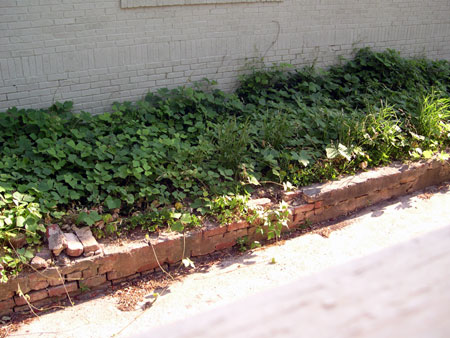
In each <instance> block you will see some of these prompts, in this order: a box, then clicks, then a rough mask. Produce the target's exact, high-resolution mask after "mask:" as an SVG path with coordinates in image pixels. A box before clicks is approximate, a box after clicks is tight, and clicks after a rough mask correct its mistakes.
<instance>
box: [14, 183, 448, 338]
mask: <svg viewBox="0 0 450 338" xmlns="http://www.w3.org/2000/svg"><path fill="white" fill-rule="evenodd" d="M449 206H450V192H449V189H448V186H444V187H442V188H441V189H436V188H435V189H434V190H433V191H432V192H427V193H424V192H418V193H416V194H414V195H408V196H403V197H401V198H398V199H395V200H392V201H388V202H385V203H383V204H379V205H375V206H372V207H370V208H368V209H366V210H363V211H361V212H360V213H358V214H357V215H355V217H353V218H352V219H349V220H345V221H343V222H341V223H339V224H337V227H340V229H339V230H337V231H329V230H327V229H325V230H324V231H323V233H322V235H320V234H317V233H315V234H306V235H303V236H300V237H297V238H293V239H290V240H287V241H284V242H282V243H280V244H278V245H272V246H268V247H265V248H261V249H258V250H254V251H252V252H247V253H245V254H243V255H240V256H233V257H229V258H227V259H225V260H223V261H221V262H219V263H217V264H214V265H213V266H211V267H209V268H208V269H207V270H206V271H205V270H201V271H197V272H194V273H192V274H190V275H188V276H185V277H184V278H182V279H181V280H176V281H174V282H171V284H170V285H169V288H168V291H167V292H165V293H164V295H163V296H161V297H159V298H158V300H157V301H156V302H155V303H154V304H153V306H152V307H150V308H148V309H146V310H143V309H142V308H139V309H137V310H135V311H129V312H122V311H120V310H118V309H117V298H113V297H110V296H107V297H102V298H99V299H94V300H92V301H89V302H86V303H83V304H79V305H76V306H74V307H67V308H65V309H64V310H61V311H57V312H54V313H50V314H44V315H41V316H40V318H39V319H35V320H33V321H32V322H30V323H28V324H26V325H23V326H22V327H21V328H20V329H19V331H17V332H15V333H12V334H11V337H16V336H17V337H24V336H26V337H58V338H59V337H83V338H85V337H109V336H115V337H127V336H135V335H139V334H148V332H149V330H151V329H152V328H156V327H160V326H162V325H166V324H169V323H173V322H175V321H179V320H183V319H186V318H191V317H192V316H193V315H197V314H199V313H204V314H202V315H199V317H196V319H195V320H193V321H192V325H194V324H195V325H194V326H195V327H196V328H198V330H199V331H195V332H196V334H200V333H202V332H204V333H206V334H207V335H208V336H213V332H214V328H215V327H217V328H218V329H220V330H222V329H224V330H223V331H217V334H216V335H227V333H229V332H233V335H234V333H235V331H227V330H228V328H230V329H232V330H237V331H239V330H242V331H243V332H245V329H247V328H248V329H251V328H255V327H258V328H262V327H264V326H265V324H267V323H269V322H273V325H271V327H272V328H277V325H278V324H277V323H278V322H279V321H280V320H281V321H283V318H284V317H286V321H287V322H289V321H290V322H291V323H294V324H295V325H296V326H297V327H298V329H299V330H301V328H304V334H302V335H301V336H305V337H310V336H318V333H321V332H322V333H324V336H326V333H327V332H330V331H326V330H325V328H324V327H326V326H327V324H328V321H330V323H335V326H333V325H331V324H330V326H331V327H337V325H338V324H339V325H340V329H341V331H337V329H336V331H335V332H336V333H338V332H339V333H342V334H348V335H351V334H353V336H368V337H370V336H377V337H378V336H380V335H381V334H383V333H385V334H386V336H390V333H391V331H389V327H391V328H392V327H394V326H395V323H397V322H399V320H400V319H401V318H403V319H404V320H405V321H403V322H401V323H400V324H402V323H403V324H404V323H407V321H406V320H407V319H408V318H409V317H408V316H409V313H410V312H411V313H413V314H414V313H416V312H417V311H419V310H420V309H419V310H417V307H422V306H424V307H426V309H427V310H430V311H426V312H421V311H419V313H421V315H420V316H422V317H414V318H420V320H417V322H421V321H422V320H423V321H424V322H426V321H425V319H427V320H430V321H429V323H432V324H433V326H436V330H435V331H430V332H431V333H436V334H438V333H439V332H442V330H443V331H445V332H447V333H449V332H448V331H446V330H447V329H448V327H447V326H445V327H444V325H447V324H446V322H448V320H446V318H444V317H443V316H442V314H441V312H439V316H438V318H439V320H440V321H441V322H442V324H438V323H436V322H435V321H434V319H433V318H431V317H433V316H435V314H436V313H435V312H433V309H434V308H437V307H439V306H441V307H442V306H443V305H446V306H448V304H449V302H448V298H446V297H448V296H447V294H446V292H443V291H442V289H443V288H444V287H447V289H448V286H450V285H449V283H448V282H447V281H446V279H448V277H450V276H449V271H450V270H449V267H448V265H447V266H441V265H439V264H441V263H442V262H444V261H442V262H441V261H440V258H439V257H441V256H440V254H439V252H440V251H436V258H433V252H430V253H429V254H428V253H427V251H426V250H425V249H426V248H430V249H436V250H441V249H442V250H444V249H445V247H450V246H449V242H448V236H447V235H445V236H444V232H442V233H437V234H433V235H430V236H433V237H429V239H426V240H425V239H424V241H426V243H428V244H423V243H422V240H421V239H420V238H422V237H423V236H426V234H428V233H433V232H434V231H436V230H439V229H443V228H446V227H447V226H448V225H449V224H450V217H449V215H450V212H449ZM443 231H446V232H445V234H448V229H446V230H443ZM424 238H428V237H424ZM415 239H417V241H418V242H416V240H415ZM411 241H412V242H411ZM402 242H403V243H407V244H405V245H406V246H405V247H403V246H402V247H399V248H400V249H399V248H394V249H392V251H389V253H383V252H381V253H380V254H379V255H378V256H374V257H375V258H370V260H369V261H368V262H369V263H356V262H358V261H355V259H358V258H361V257H365V256H368V255H371V254H373V253H376V252H380V251H381V250H383V249H387V248H390V247H392V246H395V245H398V244H399V243H402ZM417 243H419V244H420V243H422V244H421V245H418V244H417ZM424 243H425V242H424ZM430 243H431V244H430ZM408 247H409V249H407V248H408ZM421 248H422V249H423V251H421V250H422V249H421ZM388 250H391V249H388ZM396 250H397V251H396ZM444 251H445V250H444ZM445 252H447V254H444V253H443V256H444V257H447V259H448V251H445ZM422 255H423V257H422ZM446 255H447V256H446ZM376 257H380V258H376ZM437 258H439V259H437ZM273 261H275V264H271V263H272V262H273ZM349 262H354V263H349ZM362 262H364V261H362ZM390 262H392V264H387V263H390ZM447 263H448V260H447V261H445V264H447ZM342 264H344V265H342ZM354 264H358V265H359V266H361V267H362V268H363V269H362V270H352V267H353V265H354ZM365 264H368V265H367V266H368V268H367V269H364V267H365V266H366V265H365ZM333 267H334V272H326V273H329V275H328V277H319V276H321V274H320V273H321V272H322V271H325V270H326V269H328V268H333ZM378 268H379V269H378ZM416 270H417V271H416ZM340 271H342V273H340ZM317 273H319V274H318V275H316V274H317ZM358 273H360V274H361V278H365V279H361V281H359V279H358V278H359V277H358ZM371 273H374V275H372V274H371ZM415 273H420V274H421V275H420V276H422V277H418V276H416V275H415ZM312 275H315V277H311V278H312V279H310V277H308V276H312ZM350 277H353V278H354V282H355V283H356V284H355V285H356V286H355V287H353V286H352V285H353V281H352V280H351V279H347V278H350ZM299 278H306V279H305V281H301V282H299ZM418 278H419V280H420V281H423V283H422V282H421V283H422V284H420V285H419V284H415V283H414V281H415V280H418ZM442 278H443V279H442ZM308 280H309V281H308ZM391 280H393V281H396V282H395V283H394V284H389V282H390V281H391ZM425 282H428V283H429V284H426V283H425ZM287 283H294V284H295V285H299V287H301V289H299V290H296V291H295V290H294V291H292V292H291V291H290V289H289V288H287V289H285V288H282V289H281V290H288V291H286V294H279V295H277V296H276V297H275V298H276V299H272V298H271V295H272V294H274V292H278V291H273V290H274V288H275V289H276V288H278V287H279V286H283V285H286V284H287ZM304 283H306V284H309V285H310V286H307V285H306V284H304ZM358 283H359V284H358ZM396 285H398V287H396ZM333 286H334V289H333V288H331V287H333ZM321 289H323V290H326V291H324V292H326V293H323V294H320V297H323V298H320V297H319V296H314V295H319V292H320V290H321ZM336 290H342V293H336V296H333V297H331V296H332V295H333V294H334V293H335V291H336ZM383 290H387V292H388V293H383V292H382V291H383ZM397 290H398V296H397ZM403 290H404V291H405V292H406V294H405V295H404V296H406V297H407V296H408V295H409V296H410V297H409V298H410V299H409V300H408V299H406V300H405V298H404V297H403V296H402V291H403ZM354 291H355V294H354V296H353V292H354ZM445 291H446V290H445ZM260 292H263V294H260V295H259V296H256V298H255V299H253V300H252V301H248V302H247V301H242V302H241V303H240V304H239V306H238V307H243V306H245V307H246V306H247V304H248V306H249V307H254V306H257V308H256V309H254V310H251V309H244V314H242V313H240V312H237V308H236V307H233V308H232V310H226V311H231V312H233V313H231V315H230V316H231V317H232V318H231V317H230V318H228V319H227V320H230V319H233V318H234V319H236V321H237V322H238V323H240V324H242V327H241V328H239V329H236V328H233V327H232V326H231V324H230V325H229V322H227V324H225V325H224V326H221V323H220V321H219V322H217V323H215V324H214V325H212V323H211V322H210V321H201V318H202V317H203V316H207V314H205V312H206V311H208V312H209V311H212V310H214V309H216V308H218V307H221V306H224V305H227V304H232V303H234V302H236V301H239V300H240V299H246V298H247V297H249V296H250V295H254V294H257V293H260ZM280 292H281V291H280ZM336 292H337V291H336ZM309 294H311V295H309ZM378 294H379V295H380V297H382V298H380V299H376V298H374V297H375V296H376V295H378ZM294 295H297V296H298V295H300V297H301V298H302V297H304V299H305V303H303V302H302V301H297V300H295V298H294V297H293V296H294ZM421 295H422V296H421ZM291 296H292V301H293V303H289V300H290V298H291ZM261 297H262V298H261ZM352 297H353V298H352ZM436 297H437V299H436ZM259 298H261V300H260V302H259V303H258V302H257V300H258V299H259ZM302 299H303V298H302ZM427 299H429V300H430V302H429V303H426V300H427ZM278 300H279V301H280V306H284V305H283V304H287V307H282V308H280V311H281V314H282V316H281V317H282V318H281V319H279V318H275V317H274V318H273V319H272V317H271V316H272V314H270V315H269V317H270V318H269V317H263V318H264V319H263V322H262V323H261V322H259V321H260V320H261V319H258V318H257V317H255V316H257V315H258V313H260V312H261V311H263V312H261V314H262V315H265V314H266V312H264V311H266V310H267V311H268V310H269V309H271V308H274V304H277V303H278ZM375 300H376V301H375ZM416 300H417V302H418V303H415V302H416ZM341 305H342V306H344V307H343V308H342V309H343V311H342V314H343V315H345V318H346V319H345V320H338V318H344V317H340V311H337V309H340V308H341ZM302 307H307V308H308V311H306V312H307V313H308V315H307V316H306V315H305V317H301V316H300V315H297V316H294V315H293V316H289V313H290V312H293V313H295V310H296V309H298V308H300V309H302ZM275 308H276V307H275ZM444 310H445V309H444ZM446 310H447V312H448V313H450V309H448V308H447V309H446ZM234 311H236V312H234ZM280 311H276V312H277V313H279V312H280ZM392 316H395V319H393V321H392V322H389V318H394V317H392ZM426 316H429V317H430V318H425V317H426ZM220 318H222V317H220ZM226 318H227V317H223V320H224V321H225V319H226ZM288 318H289V320H288ZM315 318H316V319H315ZM378 318H380V319H381V321H379V320H378ZM411 318H413V317H411ZM424 318H425V319H424ZM269 319H270V320H269ZM221 320H222V319H221ZM431 320H433V322H431ZM439 320H438V321H437V322H439ZM415 321H416V320H415ZM188 322H189V320H188ZM310 322H311V323H315V324H316V325H309V323H310ZM382 322H383V323H384V324H380V323H382ZM197 323H198V325H197ZM416 324H417V325H418V324H419V323H416ZM182 325H183V326H185V325H188V324H182ZM430 325H431V324H430ZM439 325H440V326H439ZM380 326H381V327H380ZM384 327H386V330H387V331H383V330H384ZM400 327H402V326H400ZM414 327H415V326H414V325H411V328H414ZM186 328H187V329H189V328H191V329H193V327H189V326H186ZM313 328H314V330H315V331H314V332H315V333H314V334H313V333H312V332H313V331H308V330H310V329H311V330H312V329H313ZM431 328H432V327H430V329H431ZM175 329H176V331H178V332H181V331H180V330H181V329H182V327H181V326H180V325H176V326H175ZM225 329H226V330H225ZM168 330H169V331H167V332H168V333H167V334H169V333H170V332H172V331H171V329H170V328H169V329H168ZM189 330H190V329H189ZM321 330H323V331H321ZM370 330H373V332H371V331H370ZM192 332H193V331H186V333H187V334H188V333H189V334H190V333H192ZM257 332H258V333H257V334H258V335H262V334H263V333H264V330H262V331H257ZM267 332H272V331H267ZM298 332H299V331H296V332H295V334H296V335H298ZM301 332H303V331H301ZM408 332H409V331H408ZM414 332H415V333H417V334H416V335H415V336H416V337H417V336H420V333H421V331H419V330H418V329H414V330H413V332H412V333H414ZM275 333H277V334H279V335H282V332H281V331H277V332H275ZM275 333H273V334H275ZM285 333H286V334H289V333H291V332H290V331H286V332H285ZM360 333H361V334H360ZM412 333H411V334H412ZM165 334H166V333H164V335H165ZM253 334H254V332H253V331H249V333H248V334H247V335H253ZM164 335H163V336H164ZM412 335H413V334H412ZM381 336H382V335H381ZM402 336H408V335H402ZM413 336H414V335H413ZM426 336H427V337H433V335H426ZM437 336H439V335H437ZM447 336H448V335H447Z"/></svg>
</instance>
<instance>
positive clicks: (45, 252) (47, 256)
mask: <svg viewBox="0 0 450 338" xmlns="http://www.w3.org/2000/svg"><path fill="white" fill-rule="evenodd" d="M36 256H38V257H41V258H42V259H44V260H46V261H47V262H48V261H49V260H51V259H52V252H51V251H50V250H49V249H48V248H45V247H44V248H42V249H41V251H39V252H37V253H36Z"/></svg>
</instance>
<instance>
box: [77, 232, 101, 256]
mask: <svg viewBox="0 0 450 338" xmlns="http://www.w3.org/2000/svg"><path fill="white" fill-rule="evenodd" d="M75 233H76V235H77V237H78V239H79V240H80V242H81V243H82V244H83V248H84V253H85V254H89V253H90V252H95V251H97V250H98V249H100V246H99V245H98V243H97V241H96V239H95V238H94V236H93V235H92V232H91V230H90V229H89V228H88V227H84V228H76V229H75Z"/></svg>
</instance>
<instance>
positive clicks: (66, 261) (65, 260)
mask: <svg viewBox="0 0 450 338" xmlns="http://www.w3.org/2000/svg"><path fill="white" fill-rule="evenodd" d="M56 265H59V266H67V265H70V258H69V257H67V255H66V254H64V253H62V254H61V255H60V256H59V257H58V258H56Z"/></svg>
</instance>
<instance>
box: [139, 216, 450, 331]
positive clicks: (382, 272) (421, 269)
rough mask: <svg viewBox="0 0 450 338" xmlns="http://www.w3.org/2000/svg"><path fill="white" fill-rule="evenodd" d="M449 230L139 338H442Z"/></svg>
mask: <svg viewBox="0 0 450 338" xmlns="http://www.w3.org/2000/svg"><path fill="white" fill-rule="evenodd" d="M449 289H450V221H449V226H447V227H445V228H444V229H441V230H438V231H434V232H432V233H430V234H427V235H423V236H421V237H418V238H415V239H413V240H410V241H408V242H407V243H404V244H401V245H397V246H394V247H391V248H388V249H385V250H383V251H381V252H378V253H375V254H372V255H370V256H367V257H364V258H361V259H358V260H356V261H352V262H350V263H347V264H345V265H343V266H339V267H335V268H331V269H328V270H326V271H324V272H322V273H319V274H316V275H314V276H311V277H307V278H303V279H299V280H297V281H295V282H293V283H290V284H288V285H285V286H281V287H278V288H275V289H271V290H268V291H266V292H263V293H258V294H256V295H253V296H251V297H248V298H245V299H243V300H241V301H239V302H236V303H234V304H231V305H228V306H223V307H221V308H219V309H216V310H214V311H211V312H206V313H201V314H198V315H196V316H194V317H191V318H188V319H185V320H183V321H179V322H177V323H173V324H170V325H168V326H165V327H163V328H159V329H155V330H150V331H148V332H145V333H143V334H141V335H139V337H142V338H143V337H165V338H175V337H184V338H209V337H216V338H217V337H234V338H235V337H242V338H248V337H260V338H261V337H330V338H331V337H335V338H336V337H343V338H344V337H374V338H375V337H377V338H380V337H409V338H412V337H423V338H431V337H434V338H436V337H442V338H444V337H450V320H449V318H448V316H449V314H450V292H449Z"/></svg>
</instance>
